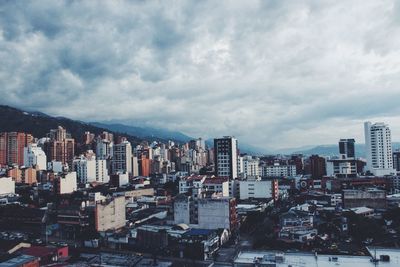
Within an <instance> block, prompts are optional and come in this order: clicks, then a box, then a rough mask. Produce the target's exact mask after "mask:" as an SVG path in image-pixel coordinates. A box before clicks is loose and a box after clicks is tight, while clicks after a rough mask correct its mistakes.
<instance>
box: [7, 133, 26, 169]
mask: <svg viewBox="0 0 400 267" xmlns="http://www.w3.org/2000/svg"><path fill="white" fill-rule="evenodd" d="M32 142H33V137H32V135H30V134H26V133H17V132H8V133H0V165H3V166H4V165H12V164H17V165H19V166H22V165H24V147H26V146H28V145H29V144H31V143H32Z"/></svg>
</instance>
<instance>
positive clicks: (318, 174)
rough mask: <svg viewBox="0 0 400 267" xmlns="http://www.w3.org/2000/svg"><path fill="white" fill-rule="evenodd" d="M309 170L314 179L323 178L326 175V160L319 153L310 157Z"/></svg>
mask: <svg viewBox="0 0 400 267" xmlns="http://www.w3.org/2000/svg"><path fill="white" fill-rule="evenodd" d="M309 172H310V174H311V177H312V178H313V179H321V178H322V177H323V176H324V175H326V160H325V158H323V157H320V156H318V155H312V156H311V157H310V158H309Z"/></svg>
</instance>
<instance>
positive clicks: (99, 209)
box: [95, 197, 126, 232]
mask: <svg viewBox="0 0 400 267" xmlns="http://www.w3.org/2000/svg"><path fill="white" fill-rule="evenodd" d="M125 223H126V213H125V197H116V198H112V199H106V200H102V201H100V202H97V203H96V208H95V225H96V231H98V232H104V231H107V230H116V229H120V228H122V227H124V226H125Z"/></svg>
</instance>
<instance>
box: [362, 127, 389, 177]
mask: <svg viewBox="0 0 400 267" xmlns="http://www.w3.org/2000/svg"><path fill="white" fill-rule="evenodd" d="M364 131H365V146H366V158H367V171H370V172H371V173H373V174H374V175H376V176H382V175H391V174H394V173H395V170H394V169H393V154H392V137H391V132H390V129H389V126H388V125H387V124H384V123H382V122H379V123H375V124H371V122H369V121H368V122H365V123H364Z"/></svg>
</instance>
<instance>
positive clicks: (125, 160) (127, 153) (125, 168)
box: [112, 140, 132, 174]
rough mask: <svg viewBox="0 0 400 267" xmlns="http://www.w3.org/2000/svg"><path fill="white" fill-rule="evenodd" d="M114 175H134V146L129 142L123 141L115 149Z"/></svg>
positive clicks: (113, 160)
mask: <svg viewBox="0 0 400 267" xmlns="http://www.w3.org/2000/svg"><path fill="white" fill-rule="evenodd" d="M112 171H113V173H117V172H125V173H128V174H132V146H131V143H130V142H128V141H126V140H125V141H122V142H121V143H119V144H116V145H114V147H113V157H112Z"/></svg>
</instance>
